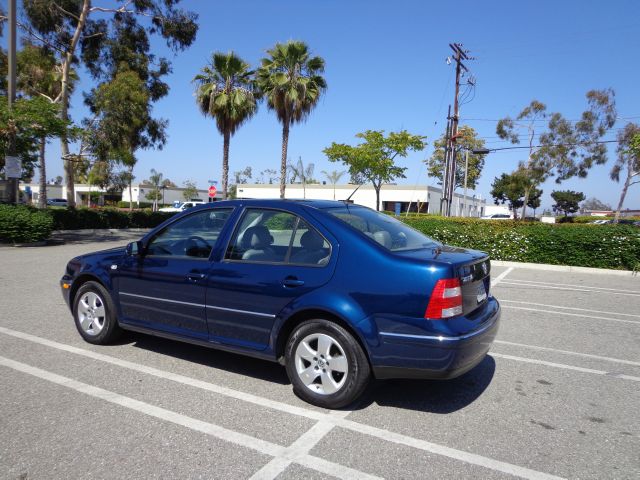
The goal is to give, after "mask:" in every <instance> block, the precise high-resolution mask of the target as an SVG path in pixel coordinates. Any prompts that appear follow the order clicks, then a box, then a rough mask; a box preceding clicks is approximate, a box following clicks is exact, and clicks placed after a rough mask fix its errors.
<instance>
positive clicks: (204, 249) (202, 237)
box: [146, 208, 233, 259]
mask: <svg viewBox="0 0 640 480" xmlns="http://www.w3.org/2000/svg"><path fill="white" fill-rule="evenodd" d="M232 211H233V209H232V208H216V209H207V210H201V211H199V212H196V213H193V214H191V215H188V216H186V217H184V218H181V219H180V220H178V221H176V222H174V223H172V224H170V225H168V226H167V227H165V228H164V229H163V230H161V231H160V232H159V233H158V234H157V235H155V236H154V237H153V238H152V239H151V241H150V242H149V244H148V245H147V250H146V254H147V255H153V256H160V257H175V258H178V257H185V258H202V259H207V258H209V255H210V254H211V249H212V248H213V246H214V245H215V243H216V240H217V239H218V236H219V235H220V232H221V231H222V228H223V227H224V225H225V223H226V222H227V219H228V218H229V215H230V214H231V212H232Z"/></svg>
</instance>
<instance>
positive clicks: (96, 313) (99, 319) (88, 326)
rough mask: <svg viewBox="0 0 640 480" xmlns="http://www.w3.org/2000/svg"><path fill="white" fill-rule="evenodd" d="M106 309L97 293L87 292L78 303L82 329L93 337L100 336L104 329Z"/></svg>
mask: <svg viewBox="0 0 640 480" xmlns="http://www.w3.org/2000/svg"><path fill="white" fill-rule="evenodd" d="M105 319H106V309H105V307H104V301H103V300H102V298H100V296H99V295H98V294H97V293H95V292H87V293H85V294H83V295H82V297H80V300H79V301H78V321H79V322H80V328H82V330H83V331H84V332H85V333H86V334H87V335H91V336H95V335H98V334H99V333H100V332H101V331H102V329H103V328H104V323H105Z"/></svg>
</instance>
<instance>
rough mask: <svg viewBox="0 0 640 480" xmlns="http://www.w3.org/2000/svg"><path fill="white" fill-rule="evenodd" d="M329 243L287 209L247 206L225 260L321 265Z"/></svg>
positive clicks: (327, 253)
mask: <svg viewBox="0 0 640 480" xmlns="http://www.w3.org/2000/svg"><path fill="white" fill-rule="evenodd" d="M330 251H331V248H330V244H329V242H327V240H326V239H325V238H324V237H322V235H320V234H319V233H318V232H317V231H316V230H315V229H314V228H313V227H311V226H309V225H308V224H307V222H305V221H304V220H302V219H301V218H299V217H298V216H297V215H294V214H292V213H288V212H282V211H277V210H268V209H257V208H252V209H247V211H246V212H245V214H244V215H243V217H242V220H241V222H240V224H239V225H238V227H237V228H236V231H235V233H234V235H233V238H232V239H231V242H230V243H229V247H228V249H227V254H226V257H225V258H226V259H227V260H236V261H245V262H266V263H296V264H301V265H324V264H326V263H327V262H328V261H329V254H330Z"/></svg>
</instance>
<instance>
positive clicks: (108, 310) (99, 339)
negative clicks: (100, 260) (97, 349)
mask: <svg viewBox="0 0 640 480" xmlns="http://www.w3.org/2000/svg"><path fill="white" fill-rule="evenodd" d="M96 298H97V300H96V301H94V299H96ZM87 300H88V301H87ZM87 306H88V307H89V310H91V309H93V311H92V312H89V313H86V312H87ZM101 307H102V308H103V309H104V315H99V314H100V313H102V310H101ZM87 314H90V315H93V316H92V317H87ZM73 320H74V322H75V324H76V328H77V329H78V333H80V336H82V338H84V340H85V341H87V342H89V343H93V344H96V345H105V344H108V343H111V342H113V341H114V340H116V339H117V338H118V337H119V336H120V335H121V334H122V329H121V328H120V326H119V325H118V320H117V318H116V310H115V307H114V305H113V301H112V300H111V295H109V292H108V291H107V289H106V288H104V287H103V286H102V285H101V284H99V283H98V282H93V281H89V282H85V283H83V284H82V285H81V286H80V288H79V289H78V291H77V292H76V295H75V297H74V299H73ZM83 320H84V322H85V323H84V326H85V327H83ZM87 325H88V328H87Z"/></svg>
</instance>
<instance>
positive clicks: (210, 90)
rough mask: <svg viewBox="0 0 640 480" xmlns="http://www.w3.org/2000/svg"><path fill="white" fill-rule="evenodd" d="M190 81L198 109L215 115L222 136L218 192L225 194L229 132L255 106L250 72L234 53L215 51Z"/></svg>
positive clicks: (227, 178)
mask: <svg viewBox="0 0 640 480" xmlns="http://www.w3.org/2000/svg"><path fill="white" fill-rule="evenodd" d="M193 81H194V82H195V83H196V84H197V85H198V87H197V90H196V102H197V103H198V107H200V111H201V112H202V113H203V114H204V116H210V117H212V118H215V120H216V127H218V131H219V132H220V134H221V135H222V136H223V138H224V145H223V154H222V192H223V194H224V197H225V198H227V184H228V183H229V142H230V140H231V136H232V135H233V134H234V133H236V130H238V128H240V126H241V125H242V124H243V123H244V122H246V121H247V120H249V119H250V118H251V117H252V116H253V115H255V113H256V111H257V109H258V95H257V92H256V89H255V88H254V80H253V72H252V71H251V70H250V66H249V64H248V63H247V62H245V61H244V60H242V59H241V58H240V57H238V56H237V55H236V54H235V53H233V52H229V53H221V52H215V53H213V54H212V55H211V61H210V62H209V64H208V65H205V66H204V67H203V68H202V70H200V73H199V74H198V75H196V76H195V77H194V79H193Z"/></svg>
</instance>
